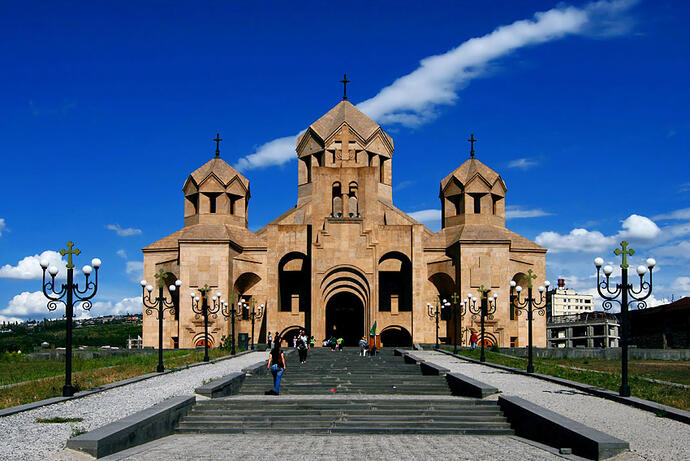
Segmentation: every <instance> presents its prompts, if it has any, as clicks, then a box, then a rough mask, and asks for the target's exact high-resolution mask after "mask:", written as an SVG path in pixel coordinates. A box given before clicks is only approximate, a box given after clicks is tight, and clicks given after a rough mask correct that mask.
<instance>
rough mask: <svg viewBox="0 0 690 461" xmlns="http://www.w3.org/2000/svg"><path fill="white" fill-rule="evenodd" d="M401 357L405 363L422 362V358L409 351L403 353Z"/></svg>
mask: <svg viewBox="0 0 690 461" xmlns="http://www.w3.org/2000/svg"><path fill="white" fill-rule="evenodd" d="M403 359H405V363H412V364H417V363H423V362H424V359H422V358H419V357H417V356H416V355H414V354H410V353H409V352H408V353H406V354H405V355H403Z"/></svg>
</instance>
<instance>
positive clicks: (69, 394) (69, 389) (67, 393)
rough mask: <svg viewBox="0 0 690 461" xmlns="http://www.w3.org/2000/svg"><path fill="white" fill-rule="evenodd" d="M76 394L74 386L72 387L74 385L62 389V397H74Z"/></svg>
mask: <svg viewBox="0 0 690 461" xmlns="http://www.w3.org/2000/svg"><path fill="white" fill-rule="evenodd" d="M74 392H75V389H74V386H72V385H68V386H63V387H62V396H63V397H72V396H73V395H74Z"/></svg>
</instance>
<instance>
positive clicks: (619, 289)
mask: <svg viewBox="0 0 690 461" xmlns="http://www.w3.org/2000/svg"><path fill="white" fill-rule="evenodd" d="M613 253H614V254H615V255H616V256H621V257H622V261H621V265H620V268H621V283H617V284H616V288H615V289H614V290H611V283H610V280H609V277H610V276H611V274H612V273H613V267H611V266H604V275H605V276H606V280H601V278H600V274H599V271H600V269H601V266H602V265H603V264H604V260H603V259H602V258H596V259H595V260H594V265H595V266H596V268H597V291H598V292H599V296H601V297H602V298H604V302H603V304H602V307H603V308H604V309H605V310H609V309H611V308H612V307H613V303H617V304H618V305H619V306H620V308H621V327H622V328H623V334H621V346H622V350H621V387H620V392H619V394H620V395H621V397H630V386H629V385H628V342H630V314H629V309H628V307H629V306H628V304H629V303H631V304H632V303H636V305H637V308H638V309H644V308H646V307H647V302H646V301H645V299H647V298H648V297H649V296H650V295H651V294H652V272H653V270H654V266H656V261H655V260H654V258H649V259H647V261H646V263H647V266H646V267H645V266H637V275H639V276H640V288H639V290H635V289H634V288H633V286H632V284H631V283H628V267H630V266H628V256H632V255H634V254H635V250H633V249H632V248H628V242H626V241H625V240H623V241H622V242H621V247H620V248H616V249H615V250H614V252H613ZM647 269H649V283H647V282H645V280H644V275H645V274H646V273H647ZM645 292H646V294H645ZM619 295H620V296H621V299H620V300H618V299H617V298H618V296H619ZM628 296H629V297H630V298H632V301H630V302H628Z"/></svg>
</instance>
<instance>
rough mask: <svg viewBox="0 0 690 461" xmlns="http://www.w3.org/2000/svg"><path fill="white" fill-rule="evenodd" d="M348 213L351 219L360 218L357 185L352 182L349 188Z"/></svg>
mask: <svg viewBox="0 0 690 461" xmlns="http://www.w3.org/2000/svg"><path fill="white" fill-rule="evenodd" d="M347 196H348V204H347V205H348V206H347V209H348V213H349V214H350V217H351V218H359V208H358V201H357V183H356V182H354V181H352V182H351V183H350V186H349V191H348V194H347Z"/></svg>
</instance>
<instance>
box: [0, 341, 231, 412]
mask: <svg viewBox="0 0 690 461" xmlns="http://www.w3.org/2000/svg"><path fill="white" fill-rule="evenodd" d="M227 354H228V351H227V350H223V349H211V350H209V355H210V357H211V358H212V359H213V358H217V357H222V356H225V355H227ZM203 357H204V352H203V351H189V350H171V351H164V353H163V363H164V364H165V367H166V369H170V368H175V367H180V366H184V365H189V364H192V363H196V362H201V361H202V360H203ZM157 364H158V354H157V353H153V354H133V355H130V356H126V357H107V358H96V359H76V358H75V359H74V360H73V362H72V370H73V372H72V384H73V385H74V386H75V387H76V388H77V389H78V390H86V389H90V388H93V387H98V386H103V385H105V384H109V383H112V382H115V381H120V380H123V379H127V378H133V377H135V376H140V375H143V374H147V373H151V372H154V371H156V365H157ZM64 373H65V363H64V361H58V360H29V359H26V358H25V357H24V356H23V355H22V354H0V382H1V383H2V384H3V385H4V384H10V383H21V384H17V385H15V386H10V387H6V388H3V389H0V408H7V407H13V406H16V405H21V404H24V403H29V402H35V401H37V400H43V399H47V398H50V397H57V396H60V395H62V386H64V384H65V375H64Z"/></svg>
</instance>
